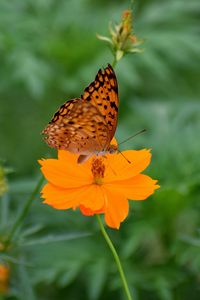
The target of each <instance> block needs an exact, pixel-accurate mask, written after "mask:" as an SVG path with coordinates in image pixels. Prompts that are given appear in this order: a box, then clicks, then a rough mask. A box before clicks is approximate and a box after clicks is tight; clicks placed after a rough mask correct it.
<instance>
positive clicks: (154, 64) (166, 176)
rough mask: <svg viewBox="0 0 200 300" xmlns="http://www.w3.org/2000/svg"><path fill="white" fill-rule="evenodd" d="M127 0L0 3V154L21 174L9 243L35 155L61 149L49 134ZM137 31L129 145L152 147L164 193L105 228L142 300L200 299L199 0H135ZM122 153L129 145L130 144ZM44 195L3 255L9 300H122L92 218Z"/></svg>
mask: <svg viewBox="0 0 200 300" xmlns="http://www.w3.org/2000/svg"><path fill="white" fill-rule="evenodd" d="M129 4H130V3H129V2H128V1H120V0H118V1H117V0H112V1H111V0H110V1H105V0H101V1H100V0H98V1H92V0H73V1H72V0H68V1H66V0H65V1H64V0H60V1H56V0H21V1H19V0H18V1H17V0H13V1H7V0H1V1H0V158H1V159H2V163H3V164H4V165H5V166H6V167H9V168H12V172H11V173H10V174H9V175H8V184H9V192H8V193H7V194H6V195H4V197H3V198H2V199H0V207H1V211H0V217H1V219H0V226H1V227H0V238H1V236H3V235H5V233H6V232H8V231H9V229H10V228H11V226H12V223H13V222H14V220H15V218H16V216H17V214H18V212H19V211H20V209H21V206H22V205H23V203H25V201H26V199H27V197H28V196H29V194H30V192H31V191H32V190H33V188H34V186H35V183H36V180H37V177H38V174H39V165H38V163H37V159H39V158H41V157H48V156H56V151H55V150H51V149H49V148H48V147H47V145H45V143H44V142H43V141H42V136H41V135H40V132H41V131H42V129H43V128H44V126H45V125H46V124H47V123H48V122H49V120H50V118H51V116H52V115H53V113H54V112H55V110H56V109H57V108H58V107H59V106H60V105H61V104H62V103H63V102H64V101H66V100H68V99H70V98H74V97H78V96H79V95H80V94H81V93H82V91H83V89H84V88H85V87H86V86H87V85H88V84H89V83H90V82H91V81H92V80H93V79H94V76H95V74H96V72H97V70H98V69H99V68H100V67H103V66H104V67H105V66H106V65H107V63H108V62H110V63H111V62H112V55H111V53H110V51H109V49H108V48H107V46H106V45H105V44H104V43H102V42H101V41H99V40H97V39H96V36H95V35H96V33H99V34H102V35H107V34H108V23H109V21H110V20H112V21H116V22H118V21H119V20H120V16H121V13H122V11H123V10H124V9H127V8H128V7H129ZM134 31H135V34H136V35H137V36H138V37H139V38H143V39H144V40H145V43H144V45H143V48H144V50H145V51H144V52H143V53H142V54H136V55H129V56H126V57H125V58H124V59H122V61H120V62H119V64H118V65H117V67H116V74H117V76H118V83H119V96H120V101H121V102H120V116H119V124H118V129H117V134H116V135H117V137H118V140H119V141H121V140H123V139H124V138H126V137H129V136H130V135H133V134H134V133H136V132H137V131H139V130H141V129H143V128H146V129H147V133H145V134H144V135H141V136H138V137H136V138H135V139H133V140H131V141H129V142H127V143H126V144H124V145H123V147H124V148H126V149H127V148H130V149H141V148H152V153H153V159H152V163H151V166H150V167H149V168H148V170H147V173H148V174H149V175H151V176H152V177H153V178H155V179H158V180H159V184H160V185H161V188H160V189H159V190H158V191H156V193H155V194H154V195H153V196H152V197H150V198H149V199H148V200H147V201H144V202H134V201H132V202H131V203H130V207H131V209H130V214H129V217H128V219H127V220H126V221H125V222H124V223H123V224H122V226H121V228H120V231H115V230H108V231H109V234H110V236H111V238H112V239H113V241H114V243H115V245H116V247H117V248H118V249H119V254H120V257H121V259H122V262H123V265H124V268H125V271H126V273H127V277H128V281H129V285H130V287H131V290H132V293H133V295H134V297H135V298H134V300H143V299H145V300H186V299H188V298H189V299H191V300H197V299H199V298H200V288H199V286H200V284H199V283H200V238H199V220H200V218H199V217H200V214H199V211H200V210H199V209H200V202H199V192H200V159H199V157H200V138H199V136H200V99H199V97H200V38H199V37H200V2H199V0H190V1H189V0H188V1H186V0H166V1H158V0H148V1H147V0H140V1H139V0H138V1H135V3H134ZM122 149H123V148H122ZM41 202H42V201H41V200H40V198H39V196H38V197H37V200H36V201H34V204H33V206H32V207H31V210H30V212H29V215H28V217H27V218H26V220H25V224H24V226H23V228H22V230H21V231H20V232H19V234H18V235H17V237H16V240H15V244H14V245H13V248H12V249H10V251H9V253H8V254H7V255H5V254H4V255H3V254H2V256H0V260H5V261H7V262H8V263H9V265H10V268H11V274H10V282H9V286H10V287H9V291H8V293H7V295H5V296H4V298H5V299H6V300H18V299H20V300H26V299H29V300H35V299H42V300H47V299H48V300H57V299H63V300H64V299H69V300H71V299H72V300H74V299H81V300H88V299H89V300H100V299H105V300H107V299H119V300H123V299H125V298H124V294H123V291H121V288H120V284H121V283H120V280H119V277H118V274H117V271H116V267H115V264H114V262H113V259H112V257H111V254H110V253H109V250H108V249H107V246H106V245H105V243H104V241H103V239H102V237H101V235H100V233H99V230H98V226H97V224H96V222H95V219H93V218H86V217H83V216H81V214H80V213H79V212H78V211H77V212H71V211H56V210H53V209H52V208H50V207H47V206H45V205H43V204H41Z"/></svg>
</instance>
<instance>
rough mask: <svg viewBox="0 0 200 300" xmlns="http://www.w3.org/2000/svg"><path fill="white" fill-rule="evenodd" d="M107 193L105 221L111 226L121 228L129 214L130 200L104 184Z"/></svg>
mask: <svg viewBox="0 0 200 300" xmlns="http://www.w3.org/2000/svg"><path fill="white" fill-rule="evenodd" d="M104 190H105V195H106V204H105V208H104V210H105V222H106V224H107V225H108V226H109V227H111V228H116V229H119V227H120V223H121V222H122V221H124V219H125V218H126V217H127V215H128V210H129V204H128V200H127V199H126V197H125V196H123V195H122V194H120V193H118V192H116V190H112V189H110V188H107V187H106V186H104Z"/></svg>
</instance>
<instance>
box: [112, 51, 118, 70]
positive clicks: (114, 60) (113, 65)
mask: <svg viewBox="0 0 200 300" xmlns="http://www.w3.org/2000/svg"><path fill="white" fill-rule="evenodd" d="M116 64H117V59H116V53H115V54H114V59H113V62H112V67H113V69H114V68H115V66H116Z"/></svg>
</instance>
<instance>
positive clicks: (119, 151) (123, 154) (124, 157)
mask: <svg viewBox="0 0 200 300" xmlns="http://www.w3.org/2000/svg"><path fill="white" fill-rule="evenodd" d="M117 151H118V153H120V154H121V155H122V156H123V158H124V159H125V160H126V161H127V162H128V163H129V164H131V161H130V160H128V158H126V156H124V154H123V153H122V152H121V151H120V150H119V149H118V150H117Z"/></svg>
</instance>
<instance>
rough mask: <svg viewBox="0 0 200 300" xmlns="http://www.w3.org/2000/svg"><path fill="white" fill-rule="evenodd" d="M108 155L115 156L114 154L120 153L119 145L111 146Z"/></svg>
mask: <svg viewBox="0 0 200 300" xmlns="http://www.w3.org/2000/svg"><path fill="white" fill-rule="evenodd" d="M107 151H108V153H110V154H113V153H115V152H118V146H117V145H111V144H110V146H109V148H108V150H107Z"/></svg>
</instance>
